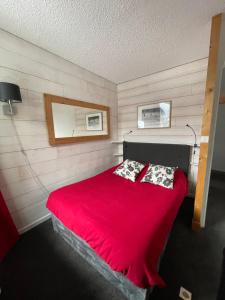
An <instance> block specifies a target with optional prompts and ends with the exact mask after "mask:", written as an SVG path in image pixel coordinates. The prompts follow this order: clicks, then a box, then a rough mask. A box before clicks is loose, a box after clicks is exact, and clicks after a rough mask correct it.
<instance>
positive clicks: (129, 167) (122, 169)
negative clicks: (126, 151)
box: [113, 159, 145, 182]
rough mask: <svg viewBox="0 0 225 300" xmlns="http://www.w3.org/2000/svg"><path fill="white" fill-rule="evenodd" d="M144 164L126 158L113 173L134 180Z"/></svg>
mask: <svg viewBox="0 0 225 300" xmlns="http://www.w3.org/2000/svg"><path fill="white" fill-rule="evenodd" d="M144 167H145V166H144V165H143V164H141V163H139V162H137V161H134V160H129V159H126V160H125V161H124V162H123V163H122V164H121V165H120V166H119V167H118V168H117V169H116V170H115V171H114V172H113V173H114V174H116V175H118V176H121V177H123V178H125V179H128V180H131V181H133V182H135V180H136V178H137V176H138V174H139V173H140V172H141V170H142V169H143V168H144Z"/></svg>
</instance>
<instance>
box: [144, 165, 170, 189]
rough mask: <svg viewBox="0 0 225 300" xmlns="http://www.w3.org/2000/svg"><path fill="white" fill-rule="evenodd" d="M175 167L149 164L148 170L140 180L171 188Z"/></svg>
mask: <svg viewBox="0 0 225 300" xmlns="http://www.w3.org/2000/svg"><path fill="white" fill-rule="evenodd" d="M175 170H176V168H174V167H165V166H161V165H153V164H149V167H148V170H147V172H146V174H145V176H144V177H143V178H142V180H141V182H149V183H153V184H156V185H160V186H163V187H165V188H167V189H173V181H174V173H175Z"/></svg>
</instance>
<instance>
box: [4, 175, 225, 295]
mask: <svg viewBox="0 0 225 300" xmlns="http://www.w3.org/2000/svg"><path fill="white" fill-rule="evenodd" d="M224 182H225V181H224V180H223V179H221V178H218V177H215V178H213V180H212V182H211V189H210V196H209V208H208V216H207V224H208V226H207V228H206V229H205V230H202V231H201V232H198V233H195V232H193V231H192V230H191V227H190V226H191V218H192V211H193V200H191V199H186V200H185V202H184V204H183V206H182V208H181V210H180V212H179V215H178V218H177V220H176V222H175V225H174V227H173V230H172V233H171V236H170V239H169V242H168V245H167V248H166V252H165V255H164V257H163V260H162V263H161V268H160V273H161V275H162V276H163V278H164V279H165V280H166V282H167V284H168V287H167V288H165V289H155V291H154V293H153V295H152V297H151V299H157V300H162V299H165V300H170V299H171V300H176V299H180V298H179V297H178V294H179V288H180V286H184V287H185V288H187V289H189V290H190V291H191V292H192V293H193V299H194V300H214V299H216V294H217V289H218V284H219V278H220V268H221V263H222V249H223V247H224V246H225V184H224ZM0 286H1V287H2V295H0V299H1V300H8V299H10V300H11V299H16V300H20V299H21V300H45V299H49V300H50V299H55V300H56V299H57V300H59V299H60V300H61V299H68V300H69V299H73V300H74V299H77V300H79V299H82V300H86V299H89V300H110V299H112V300H125V298H124V297H123V296H122V295H121V294H120V293H119V292H118V291H117V290H115V289H114V288H112V287H111V286H110V284H109V283H108V282H106V281H105V279H104V278H102V277H101V275H99V274H98V273H97V272H96V271H95V270H94V269H92V268H91V267H89V265H88V264H87V263H86V262H84V261H83V260H82V259H81V258H80V257H79V255H77V254H75V253H74V252H73V250H72V249H71V248H70V247H69V246H68V245H67V244H66V243H65V242H64V241H63V240H62V239H61V238H60V237H59V236H58V235H57V234H55V233H54V232H53V229H52V226H51V223H50V221H47V222H45V223H43V224H41V225H39V226H37V227H36V228H34V229H33V230H31V231H29V232H27V233H25V234H24V235H23V236H22V237H21V239H20V241H19V242H18V243H17V245H16V247H15V248H14V249H13V250H12V251H11V252H10V253H9V254H8V256H7V257H6V259H5V260H4V262H3V263H2V264H0Z"/></svg>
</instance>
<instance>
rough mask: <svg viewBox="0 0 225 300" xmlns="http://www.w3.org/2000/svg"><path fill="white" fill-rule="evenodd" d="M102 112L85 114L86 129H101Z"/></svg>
mask: <svg viewBox="0 0 225 300" xmlns="http://www.w3.org/2000/svg"><path fill="white" fill-rule="evenodd" d="M102 125H103V122H102V113H101V112H100V113H95V114H88V115H86V129H87V130H95V131H101V130H103V126H102Z"/></svg>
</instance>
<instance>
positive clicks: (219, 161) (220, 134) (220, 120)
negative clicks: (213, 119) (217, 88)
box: [212, 104, 225, 172]
mask: <svg viewBox="0 0 225 300" xmlns="http://www.w3.org/2000/svg"><path fill="white" fill-rule="evenodd" d="M212 170H216V171H222V172H225V104H220V105H219V111H218V116H217V123H216V135H215V144H214V150H213V161H212Z"/></svg>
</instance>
